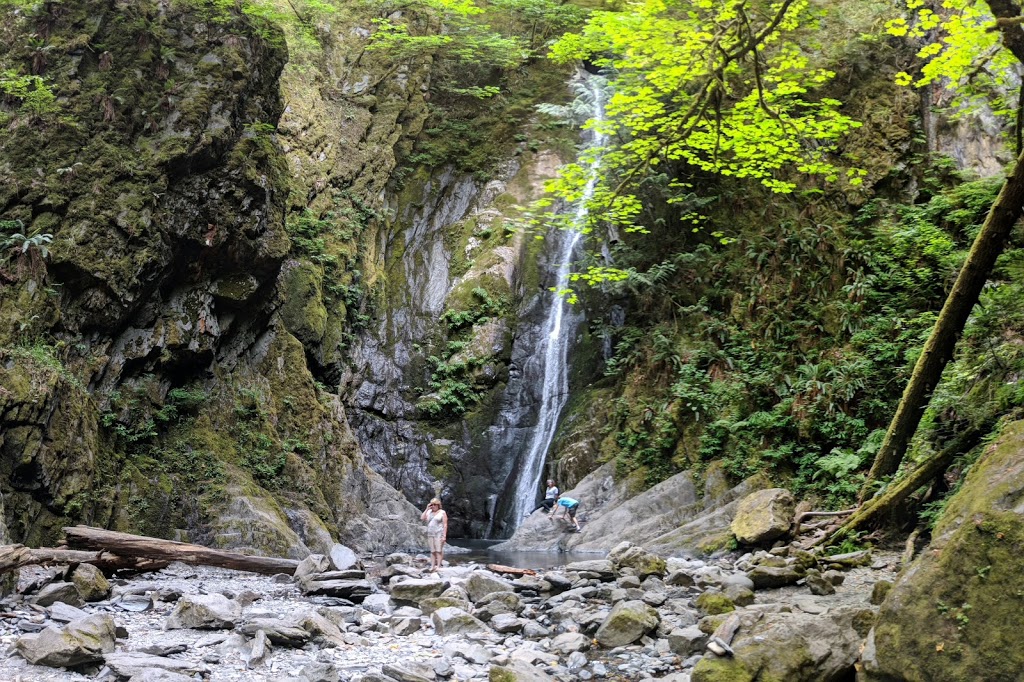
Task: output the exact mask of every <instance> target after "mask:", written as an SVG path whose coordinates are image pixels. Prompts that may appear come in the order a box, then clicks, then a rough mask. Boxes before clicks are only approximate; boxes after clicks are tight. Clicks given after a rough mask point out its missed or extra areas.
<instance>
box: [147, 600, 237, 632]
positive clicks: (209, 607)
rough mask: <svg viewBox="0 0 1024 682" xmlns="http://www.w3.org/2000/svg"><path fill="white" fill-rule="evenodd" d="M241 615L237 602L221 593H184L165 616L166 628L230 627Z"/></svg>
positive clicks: (203, 628) (211, 628)
mask: <svg viewBox="0 0 1024 682" xmlns="http://www.w3.org/2000/svg"><path fill="white" fill-rule="evenodd" d="M241 616H242V609H241V607H240V606H239V605H238V602H235V601H232V600H231V599H228V598H227V597H225V596H224V595H222V594H193V595H185V596H184V597H182V598H181V599H179V600H178V603H177V604H176V605H175V606H174V610H173V611H172V612H171V615H170V616H168V618H167V623H166V625H165V627H166V628H167V629H168V630H175V629H179V628H195V629H197V630H220V629H231V628H233V627H234V626H235V623H237V622H238V621H239V619H240V618H241Z"/></svg>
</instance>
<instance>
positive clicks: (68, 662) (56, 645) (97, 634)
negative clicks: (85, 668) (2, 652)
mask: <svg viewBox="0 0 1024 682" xmlns="http://www.w3.org/2000/svg"><path fill="white" fill-rule="evenodd" d="M116 638H117V635H116V628H115V625H114V619H113V618H111V617H110V616H108V615H101V614H96V615H92V616H88V617H86V618H82V619H80V620H76V621H72V622H71V623H68V624H67V625H65V626H62V627H57V626H52V625H51V626H50V627H47V628H45V629H43V630H42V631H41V632H39V633H38V634H31V635H24V636H22V637H19V638H18V640H17V641H16V642H15V648H16V649H17V651H18V653H20V654H21V655H22V657H24V659H25V660H26V661H28V662H29V663H33V664H35V665H47V666H51V667H55V668H61V667H69V666H75V665H81V664H83V663H94V662H97V661H100V660H102V659H103V655H104V654H107V653H110V652H112V651H113V650H114V646H115V643H116Z"/></svg>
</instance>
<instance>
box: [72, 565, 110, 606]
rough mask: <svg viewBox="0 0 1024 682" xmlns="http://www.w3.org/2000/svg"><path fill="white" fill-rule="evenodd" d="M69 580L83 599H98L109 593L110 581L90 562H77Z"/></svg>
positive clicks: (104, 597) (105, 596)
mask: <svg viewBox="0 0 1024 682" xmlns="http://www.w3.org/2000/svg"><path fill="white" fill-rule="evenodd" d="M71 582H72V583H74V585H75V587H77V588H78V593H79V594H80V595H82V599H84V600H85V601H100V600H101V599H106V598H107V597H108V596H109V595H110V582H108V581H107V578H106V577H105V576H104V575H103V572H102V571H100V569H98V568H96V567H95V566H93V565H92V564H78V566H77V567H76V568H75V570H74V572H73V573H72V574H71Z"/></svg>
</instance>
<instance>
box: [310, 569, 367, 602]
mask: <svg viewBox="0 0 1024 682" xmlns="http://www.w3.org/2000/svg"><path fill="white" fill-rule="evenodd" d="M299 589H301V590H302V593H303V594H305V595H307V596H310V597H316V596H327V597H339V598H341V599H347V600H349V601H351V602H355V603H357V604H358V603H359V602H361V601H363V600H364V599H366V597H368V596H370V595H371V594H372V593H373V583H371V582H370V581H369V580H361V579H355V580H351V579H344V580H315V579H314V578H313V577H312V576H307V577H305V578H303V579H302V580H300V581H299Z"/></svg>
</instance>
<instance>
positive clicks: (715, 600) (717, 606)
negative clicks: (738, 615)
mask: <svg viewBox="0 0 1024 682" xmlns="http://www.w3.org/2000/svg"><path fill="white" fill-rule="evenodd" d="M696 604H697V608H698V609H700V610H701V611H703V612H704V613H705V614H707V615H709V616H717V615H721V614H723V613H730V612H732V611H735V610H736V604H734V603H733V601H732V599H730V598H729V597H727V596H725V594H723V593H722V592H718V591H717V590H708V591H706V592H704V593H702V594H701V595H700V596H699V597H697V602H696Z"/></svg>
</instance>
